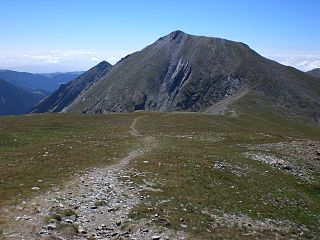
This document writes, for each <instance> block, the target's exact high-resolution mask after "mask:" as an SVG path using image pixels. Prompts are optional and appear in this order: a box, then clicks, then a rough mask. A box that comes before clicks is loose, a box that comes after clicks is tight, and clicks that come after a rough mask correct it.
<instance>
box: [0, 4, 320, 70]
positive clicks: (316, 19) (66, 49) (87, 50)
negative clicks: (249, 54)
mask: <svg viewBox="0 0 320 240" xmlns="http://www.w3.org/2000/svg"><path fill="white" fill-rule="evenodd" d="M319 12H320V0H241V1H240V0H158V1H156V0H136V1H134V0H122V1H121V0H117V1H115V0H112V1H111V0H1V1H0V29H1V30H0V31H1V35H0V69H12V70H19V71H29V72H57V71H59V72H64V71H83V70H87V69H89V68H90V67H92V66H94V65H95V64H97V63H98V62H100V61H102V60H106V61H108V62H110V63H111V64H115V63H116V62H117V61H118V60H119V59H121V58H122V57H124V56H126V55H127V54H129V53H132V52H134V51H138V50H140V49H142V48H144V47H145V46H147V45H149V44H151V43H153V42H154V41H156V40H157V39H158V38H159V37H161V36H164V35H167V34H169V33H170V32H172V31H175V30H182V31H184V32H186V33H189V34H193V35H204V36H210V37H220V38H226V39H229V40H234V41H239V42H244V43H246V44H248V45H249V46H250V47H251V48H253V49H254V50H255V51H257V52H258V53H260V54H261V55H263V56H266V57H268V58H271V59H273V60H276V61H278V62H280V63H282V64H285V65H291V66H294V67H296V68H298V69H300V70H303V71H306V70H310V69H312V68H316V67H320V30H319V29H320V14H319Z"/></svg>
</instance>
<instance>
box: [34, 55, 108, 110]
mask: <svg viewBox="0 0 320 240" xmlns="http://www.w3.org/2000/svg"><path fill="white" fill-rule="evenodd" d="M111 67H112V65H111V64H110V63H108V62H106V61H103V62H101V63H99V64H98V65H96V66H95V67H93V68H91V69H90V70H88V71H87V72H85V73H83V74H82V75H80V76H79V77H77V78H76V79H74V80H73V81H70V82H69V83H67V84H63V85H61V86H60V87H59V89H58V90H56V91H55V92H54V93H53V94H51V95H50V96H49V97H47V98H46V99H44V100H43V101H41V102H40V103H39V104H38V105H37V106H35V107H34V108H33V109H32V112H60V111H62V110H63V109H64V108H66V107H67V106H68V105H69V104H70V103H71V102H72V101H73V100H74V99H75V98H76V97H77V96H79V94H81V92H83V91H85V90H87V89H88V88H89V87H91V86H92V85H93V84H94V83H96V82H97V81H98V80H99V79H100V78H101V77H102V76H104V75H105V74H106V73H107V72H108V71H109V70H110V69H111Z"/></svg>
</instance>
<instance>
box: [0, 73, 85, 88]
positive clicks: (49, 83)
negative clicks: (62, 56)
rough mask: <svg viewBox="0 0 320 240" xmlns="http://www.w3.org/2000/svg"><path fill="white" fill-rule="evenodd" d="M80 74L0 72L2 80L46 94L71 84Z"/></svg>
mask: <svg viewBox="0 0 320 240" xmlns="http://www.w3.org/2000/svg"><path fill="white" fill-rule="evenodd" d="M80 74H81V73H79V72H69V73H49V74H48V73H44V74H33V73H26V72H16V71H10V70H0V78H1V79H4V80H5V81H7V82H9V83H11V84H13V85H15V86H17V87H19V88H23V89H25V90H27V91H29V92H32V91H35V90H39V89H41V90H43V91H46V92H53V91H55V90H56V89H57V88H58V87H59V86H60V84H62V83H66V82H69V81H70V80H72V79H74V78H76V77H78V76H79V75H80Z"/></svg>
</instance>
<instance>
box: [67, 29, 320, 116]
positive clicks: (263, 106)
mask: <svg viewBox="0 0 320 240" xmlns="http://www.w3.org/2000/svg"><path fill="white" fill-rule="evenodd" d="M248 89H249V90H248ZM244 90H245V91H248V92H246V94H242V93H241V92H242V91H244ZM319 92H320V84H319V82H315V81H314V80H313V78H311V77H309V76H308V75H307V74H305V73H303V72H301V71H299V70H297V69H294V68H292V67H287V66H284V65H281V64H279V63H277V62H275V61H272V60H269V59H267V58H265V57H263V56H260V55H259V54H258V53H257V52H255V51H254V50H252V49H251V48H249V46H248V45H246V44H244V43H241V42H235V41H230V40H226V39H221V38H212V37H205V36H195V35H189V34H186V33H184V32H182V31H174V32H172V33H170V34H168V35H166V36H164V37H160V38H159V39H158V40H157V41H155V42H154V43H152V44H150V45H148V46H146V47H145V48H143V49H142V50H140V51H137V52H134V53H132V54H130V55H128V56H126V57H125V58H123V59H121V60H120V61H119V62H118V63H117V64H115V65H114V66H113V67H112V69H111V70H110V71H109V72H108V73H107V74H105V76H103V77H102V78H101V79H100V80H99V81H98V82H97V83H96V84H94V85H93V86H91V87H90V88H88V89H86V90H85V91H83V92H82V93H81V94H80V95H78V96H77V97H76V98H75V100H74V101H73V102H71V103H70V104H69V105H68V106H67V108H66V111H68V112H82V113H90V114H97V113H107V112H132V111H136V110H147V111H163V112H164V111H169V112H170V111H210V109H211V110H212V109H213V108H214V106H215V105H217V104H218V103H219V102H220V105H221V101H223V100H224V99H226V98H228V97H229V98H230V99H231V101H225V105H223V104H222V105H223V108H222V110H221V111H218V112H221V113H228V112H245V111H249V112H257V111H258V110H261V111H264V110H266V111H271V112H274V111H275V112H280V113H283V114H286V115H288V116H289V117H302V118H305V119H306V120H311V121H313V122H319V119H320V107H319V106H320V104H319V103H320V97H319V96H320V94H319ZM234 95H239V96H241V97H239V98H237V97H235V98H232V97H230V96H234ZM213 112H216V111H213Z"/></svg>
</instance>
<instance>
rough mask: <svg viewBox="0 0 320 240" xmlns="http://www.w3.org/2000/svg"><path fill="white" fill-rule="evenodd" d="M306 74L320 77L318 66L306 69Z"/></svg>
mask: <svg viewBox="0 0 320 240" xmlns="http://www.w3.org/2000/svg"><path fill="white" fill-rule="evenodd" d="M307 74H309V75H310V76H313V77H317V78H320V68H315V69H312V70H311V71H308V72H307Z"/></svg>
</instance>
